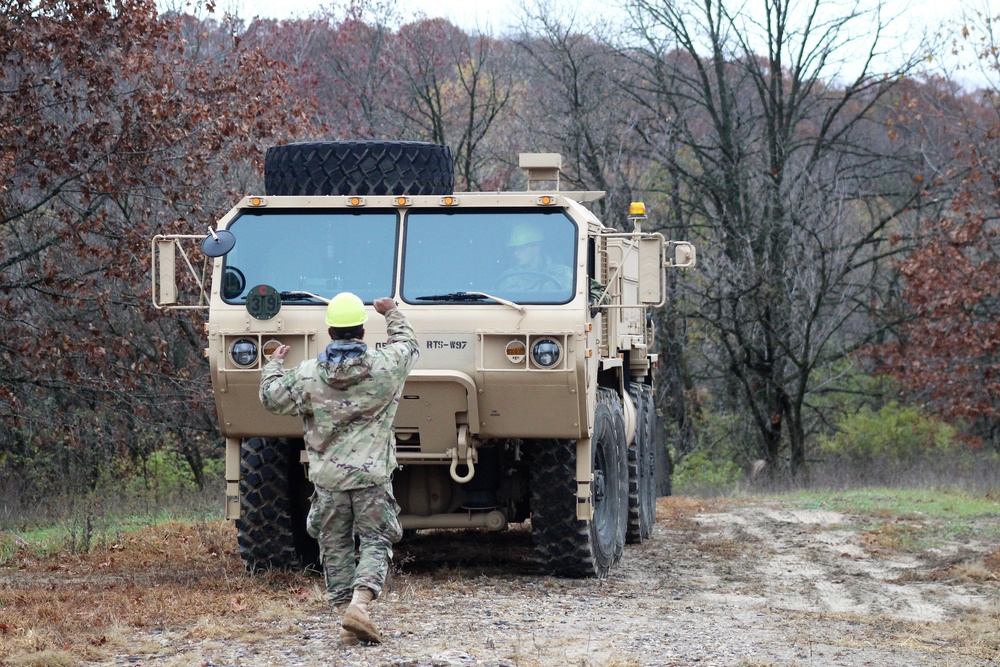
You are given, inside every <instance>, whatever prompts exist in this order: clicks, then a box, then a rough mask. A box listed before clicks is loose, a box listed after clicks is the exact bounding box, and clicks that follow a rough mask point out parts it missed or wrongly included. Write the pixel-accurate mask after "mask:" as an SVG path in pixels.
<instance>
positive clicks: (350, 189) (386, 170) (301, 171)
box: [264, 141, 455, 196]
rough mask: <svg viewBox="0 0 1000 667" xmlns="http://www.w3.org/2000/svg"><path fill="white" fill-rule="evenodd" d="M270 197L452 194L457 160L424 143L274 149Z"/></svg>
mask: <svg viewBox="0 0 1000 667" xmlns="http://www.w3.org/2000/svg"><path fill="white" fill-rule="evenodd" d="M264 189H265V190H266V192H267V194H268V195H273V196H285V195H299V196H312V195H448V194H451V193H452V192H454V190H455V161H454V159H453V158H452V155H451V149H450V148H449V147H448V146H441V145H439V144H429V143H424V142H421V141H312V142H302V143H295V144H285V145H282V146H271V147H270V148H268V149H267V153H265V155H264Z"/></svg>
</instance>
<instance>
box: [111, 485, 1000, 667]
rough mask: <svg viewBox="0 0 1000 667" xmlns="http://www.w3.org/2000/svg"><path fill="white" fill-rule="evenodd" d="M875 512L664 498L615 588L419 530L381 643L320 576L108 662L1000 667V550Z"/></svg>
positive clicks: (524, 553) (164, 634)
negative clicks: (334, 604) (924, 543)
mask: <svg viewBox="0 0 1000 667" xmlns="http://www.w3.org/2000/svg"><path fill="white" fill-rule="evenodd" d="M872 519H873V517H870V516H869V517H861V516H847V515H844V514H840V513H837V512H831V511H824V510H806V509H792V508H788V507H782V506H780V505H778V504H776V503H772V502H765V501H760V500H757V501H748V500H740V501H712V502H701V501H695V500H690V499H688V500H685V499H661V502H660V504H659V510H658V521H657V530H656V533H655V535H654V538H653V539H652V540H650V541H648V542H645V543H644V544H641V545H633V546H630V547H627V548H626V552H625V557H624V558H623V561H622V563H621V565H620V567H619V568H618V569H617V570H615V572H614V573H613V575H612V576H610V577H609V578H608V579H606V580H602V581H597V580H565V579H552V578H549V577H545V576H542V575H540V574H539V573H538V572H536V571H535V570H534V566H533V565H532V563H531V540H530V534H529V533H528V532H526V531H520V530H515V531H512V532H508V533H504V534H500V535H489V534H484V533H466V534H462V535H455V534H449V533H429V534H425V533H420V534H418V535H417V536H416V537H415V538H414V539H413V540H412V541H410V542H409V543H407V544H405V545H401V546H400V548H399V549H398V552H397V564H396V566H395V570H396V571H395V572H394V574H393V576H392V581H391V589H390V590H388V591H387V593H386V595H385V596H384V598H383V600H382V601H380V602H379V603H377V605H376V606H375V608H374V611H373V615H374V618H375V620H376V621H377V623H378V624H379V625H380V626H381V627H382V628H383V629H384V631H385V634H386V641H385V643H384V644H382V645H380V646H372V647H361V646H355V647H343V646H341V645H340V644H339V642H338V640H337V633H336V629H337V628H336V623H335V621H334V618H333V616H332V615H331V614H330V613H329V612H328V611H327V610H326V608H325V605H324V604H323V602H322V600H321V598H320V594H319V592H318V582H315V583H314V584H313V587H314V588H315V589H316V590H315V591H314V592H313V593H312V594H311V595H309V596H308V597H307V598H306V599H304V600H303V601H302V603H301V604H300V605H298V607H297V608H293V609H286V610H276V609H271V610H270V611H268V612H266V613H265V612H263V611H262V612H260V613H258V614H256V615H255V617H254V618H253V619H252V620H251V621H250V622H249V623H247V622H246V621H245V620H244V621H243V622H241V624H240V625H238V626H237V625H233V624H229V625H227V624H226V622H223V621H215V622H211V621H209V620H208V619H203V620H202V621H201V622H199V623H198V624H197V625H195V626H194V627H188V628H177V629H174V630H158V631H153V632H139V633H137V634H136V635H135V636H133V637H131V638H130V639H129V641H128V642H127V643H128V645H130V646H131V647H133V648H132V649H131V650H130V652H129V653H128V654H122V655H118V656H116V657H115V659H113V660H111V661H107V662H104V663H102V664H105V665H136V664H142V665H203V666H210V665H227V666H230V665H343V666H352V667H353V666H358V667H362V666H365V667H367V666H379V667H387V666H392V667H445V666H449V665H464V666H483V667H486V666H489V667H499V666H509V667H535V666H548V665H553V666H563V665H577V666H588V667H591V666H593V667H600V666H605V667H625V666H632V665H636V666H638V665H642V666H649V667H653V666H668V665H669V666H674V665H701V666H706V665H744V666H763V665H823V666H824V667H826V666H830V665H859V666H860V665H866V666H874V667H882V666H888V665H894V666H895V665H935V666H936V665H941V666H965V665H970V666H971V665H994V664H997V662H996V661H998V660H1000V597H998V595H1000V585H998V581H997V576H996V572H997V569H1000V568H998V567H997V566H998V565H1000V564H998V563H994V562H992V561H991V560H990V559H996V558H997V554H998V553H1000V552H998V551H997V547H996V545H989V544H976V543H972V542H970V541H968V540H964V541H961V542H959V541H956V542H953V543H948V542H945V543H937V544H934V545H933V546H928V547H926V548H918V547H912V546H911V547H908V548H906V549H900V548H899V546H898V539H897V538H898V535H897V534H896V533H895V532H894V531H898V532H899V534H905V532H906V531H907V530H911V531H912V530H914V522H917V521H918V519H917V518H914V517H910V518H908V519H907V518H904V519H898V518H897V519H893V518H892V517H878V518H877V521H876V522H875V523H872ZM998 520H1000V519H998ZM879 522H881V523H879Z"/></svg>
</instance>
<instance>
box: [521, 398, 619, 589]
mask: <svg viewBox="0 0 1000 667" xmlns="http://www.w3.org/2000/svg"><path fill="white" fill-rule="evenodd" d="M591 443H592V446H591V465H592V469H593V473H594V481H593V482H592V483H591V494H592V498H593V503H594V518H593V520H592V521H579V520H578V519H577V518H576V506H577V499H576V441H575V440H543V441H539V442H538V443H537V447H536V450H535V452H534V456H533V458H532V479H531V532H532V538H533V539H534V542H535V552H536V554H537V556H538V558H539V561H540V562H541V564H542V567H543V568H545V569H546V570H548V571H551V572H554V573H555V574H557V575H559V576H565V577H593V576H596V577H604V576H606V575H607V574H608V571H609V570H610V569H611V567H612V566H613V565H614V564H615V563H616V562H617V561H618V559H619V558H621V555H622V550H623V549H624V544H625V523H626V518H627V513H628V477H627V469H626V461H625V459H626V451H625V426H624V419H623V417H622V411H621V404H620V402H619V400H618V396H617V395H616V394H615V393H614V392H612V391H608V390H604V389H601V390H598V403H597V410H596V414H595V416H594V435H593V438H592V440H591Z"/></svg>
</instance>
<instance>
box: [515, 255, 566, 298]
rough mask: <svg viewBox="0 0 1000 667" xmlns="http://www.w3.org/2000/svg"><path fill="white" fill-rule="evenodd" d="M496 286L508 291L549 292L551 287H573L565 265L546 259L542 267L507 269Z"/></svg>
mask: <svg viewBox="0 0 1000 667" xmlns="http://www.w3.org/2000/svg"><path fill="white" fill-rule="evenodd" d="M496 284H497V286H498V287H499V288H501V289H509V290H528V291H543V290H551V289H552V287H553V286H558V287H559V288H560V289H569V288H570V287H572V286H573V271H572V269H570V268H569V267H568V266H566V265H565V264H557V263H556V262H553V261H552V260H551V259H549V258H546V260H545V264H544V265H543V266H539V267H530V266H512V267H510V268H508V269H507V270H505V271H504V272H503V273H501V274H500V276H499V277H498V278H497V280H496Z"/></svg>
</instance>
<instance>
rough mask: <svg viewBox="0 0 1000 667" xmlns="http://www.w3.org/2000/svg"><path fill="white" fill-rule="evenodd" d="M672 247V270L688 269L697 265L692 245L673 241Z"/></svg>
mask: <svg viewBox="0 0 1000 667" xmlns="http://www.w3.org/2000/svg"><path fill="white" fill-rule="evenodd" d="M673 245H674V262H673V266H674V268H678V269H690V268H692V267H694V265H695V264H696V263H697V253H695V249H694V245H693V244H691V243H688V242H687V241H673Z"/></svg>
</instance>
